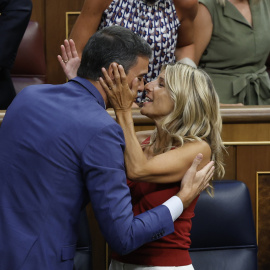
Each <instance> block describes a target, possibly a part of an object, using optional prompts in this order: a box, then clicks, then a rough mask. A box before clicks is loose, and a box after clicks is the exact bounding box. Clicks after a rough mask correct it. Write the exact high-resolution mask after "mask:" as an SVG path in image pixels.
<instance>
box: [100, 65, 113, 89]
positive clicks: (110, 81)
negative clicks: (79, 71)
mask: <svg viewBox="0 0 270 270" xmlns="http://www.w3.org/2000/svg"><path fill="white" fill-rule="evenodd" d="M101 71H102V73H103V76H104V78H105V81H106V83H107V85H108V88H109V89H110V90H111V89H112V88H113V82H112V80H111V78H110V76H109V74H108V72H107V70H106V69H105V68H102V69H101ZM109 89H108V90H109Z"/></svg>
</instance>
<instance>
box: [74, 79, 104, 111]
mask: <svg viewBox="0 0 270 270" xmlns="http://www.w3.org/2000/svg"><path fill="white" fill-rule="evenodd" d="M69 81H73V82H76V83H78V84H80V85H81V86H82V87H84V88H85V89H86V90H87V91H88V92H90V94H92V95H93V96H94V97H95V98H96V99H97V102H98V103H99V104H100V105H101V106H102V107H103V108H104V109H106V105H105V102H104V99H103V97H102V95H101V94H100V92H99V91H98V90H97V88H96V87H95V86H94V85H93V84H92V83H91V82H90V81H88V80H87V79H84V78H81V77H75V78H73V79H71V80H69Z"/></svg>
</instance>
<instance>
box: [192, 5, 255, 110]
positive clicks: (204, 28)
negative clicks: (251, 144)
mask: <svg viewBox="0 0 270 270" xmlns="http://www.w3.org/2000/svg"><path fill="white" fill-rule="evenodd" d="M228 1H229V2H231V3H232V4H233V5H234V6H235V7H236V8H237V9H238V10H239V12H240V13H241V14H242V15H243V17H244V18H245V19H246V20H247V22H248V23H249V24H250V25H252V14H251V10H250V5H249V1H248V0H228ZM212 32H213V22H212V18H211V15H210V12H209V11H208V9H207V8H206V7H205V6H204V5H203V4H199V8H198V12H197V16H196V18H195V21H194V46H195V63H196V64H197V65H198V64H199V61H200V59H201V57H202V54H203V52H204V51H205V49H206V48H207V46H208V44H209V42H210V40H211V37H212ZM221 105H223V106H235V105H237V106H242V105H243V104H242V103H237V104H221Z"/></svg>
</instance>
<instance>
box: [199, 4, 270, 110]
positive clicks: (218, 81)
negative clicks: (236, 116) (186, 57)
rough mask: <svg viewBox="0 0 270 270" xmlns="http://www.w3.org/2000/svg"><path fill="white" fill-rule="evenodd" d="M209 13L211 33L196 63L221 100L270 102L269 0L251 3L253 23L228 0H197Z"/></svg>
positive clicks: (254, 102) (255, 102)
mask: <svg viewBox="0 0 270 270" xmlns="http://www.w3.org/2000/svg"><path fill="white" fill-rule="evenodd" d="M199 2H200V3H202V4H204V5H205V6H206V8H207V9H208V11H209V12H210V14H211V17H212V22H213V33H212V37H211V40H210V42H209V44H208V46H207V48H206V50H205V51H204V53H203V55H202V58H201V60H200V63H199V66H200V67H201V68H203V69H205V71H206V72H207V73H208V74H209V75H210V76H211V78H212V80H213V82H214V85H215V88H216V91H217V93H218V95H219V98H220V102H221V103H227V104H234V103H243V104H245V105H269V104H270V79H269V76H268V73H267V72H266V71H265V70H266V66H265V62H266V59H267V57H268V55H269V53H270V32H269V31H270V0H260V1H259V2H258V3H257V4H252V3H250V8H251V14H252V21H253V26H251V25H250V24H249V23H248V22H247V20H246V19H245V18H244V17H243V16H242V14H241V13H240V12H239V11H238V9H237V8H236V7H235V6H234V5H232V4H231V3H230V2H229V1H226V5H225V7H222V6H221V5H219V4H217V3H216V0H199Z"/></svg>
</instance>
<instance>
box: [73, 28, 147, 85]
mask: <svg viewBox="0 0 270 270" xmlns="http://www.w3.org/2000/svg"><path fill="white" fill-rule="evenodd" d="M151 55H152V50H151V48H150V46H149V45H148V43H147V42H146V41H145V40H144V39H142V38H141V37H139V36H138V35H137V34H135V33H133V32H132V31H130V30H129V29H127V28H124V27H121V26H115V25H114V26H109V27H106V28H103V29H101V30H99V31H97V32H96V33H95V34H94V35H93V36H92V37H91V38H90V39H89V40H88V42H87V44H86V45H85V47H84V50H83V54H82V59H81V65H80V67H79V69H78V76H80V77H82V78H85V79H90V80H95V81H96V80H98V78H99V77H101V76H102V72H101V68H102V67H104V68H106V69H107V68H108V67H109V65H110V64H111V63H113V62H116V63H118V64H120V65H122V66H123V67H124V70H125V72H126V73H128V71H129V69H130V68H131V67H133V66H134V65H135V64H136V63H137V58H138V56H145V57H148V58H150V57H151Z"/></svg>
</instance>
